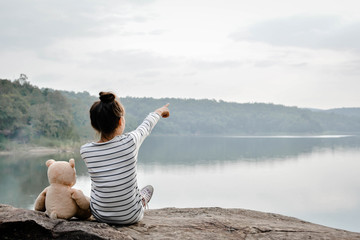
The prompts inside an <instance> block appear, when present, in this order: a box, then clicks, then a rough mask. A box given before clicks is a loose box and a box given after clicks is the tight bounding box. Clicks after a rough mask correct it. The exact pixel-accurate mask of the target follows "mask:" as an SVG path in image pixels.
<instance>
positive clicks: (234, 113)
mask: <svg viewBox="0 0 360 240" xmlns="http://www.w3.org/2000/svg"><path fill="white" fill-rule="evenodd" d="M97 100H98V98H97V97H96V96H91V95H90V94H89V93H88V92H77V93H75V92H69V91H58V90H53V89H39V88H38V87H36V86H33V85H31V84H30V83H29V82H27V81H26V78H23V79H21V78H20V79H18V80H15V81H9V80H5V79H3V80H1V79H0V142H1V141H4V140H6V139H7V140H15V139H17V140H20V141H22V142H32V141H36V140H37V139H40V138H47V139H60V140H61V139H71V140H73V141H79V140H80V139H83V140H84V139H94V136H95V134H94V131H93V130H92V128H91V126H90V121H89V109H90V106H91V105H92V103H93V102H94V101H97ZM120 101H121V102H122V104H123V105H124V106H125V109H126V116H125V118H126V129H125V131H131V130H133V129H134V128H136V127H137V126H138V124H140V123H141V121H142V120H143V119H144V118H145V117H146V115H147V114H148V113H149V112H151V111H153V110H155V109H156V108H158V107H161V106H163V105H164V104H166V103H170V118H169V119H166V120H162V121H161V123H160V124H158V126H157V127H156V128H155V129H154V131H153V133H154V134H160V135H222V136H226V135H284V134H287V135H309V134H358V133H360V108H338V109H330V110H325V111H324V110H314V109H302V108H297V107H287V106H283V105H275V104H265V103H234V102H224V101H215V100H208V99H203V100H195V99H179V98H162V99H154V98H136V97H124V98H120Z"/></svg>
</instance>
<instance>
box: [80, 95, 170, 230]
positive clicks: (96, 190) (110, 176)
mask: <svg viewBox="0 0 360 240" xmlns="http://www.w3.org/2000/svg"><path fill="white" fill-rule="evenodd" d="M168 106H169V104H166V105H165V106H163V107H161V108H159V109H157V110H155V111H154V112H152V113H150V114H149V115H148V116H147V117H146V118H145V120H144V121H143V123H142V124H140V126H139V127H138V128H137V129H136V130H134V131H132V132H130V133H126V134H123V131H124V128H125V118H124V115H125V110H124V107H123V106H122V104H121V103H120V102H118V101H117V100H116V97H115V95H114V94H112V93H109V92H100V101H97V102H95V103H94V104H93V105H92V107H91V108H90V120H91V125H92V127H93V128H94V129H95V130H96V131H97V132H99V133H100V140H99V141H98V142H91V143H87V144H85V145H83V146H82V147H81V148H80V154H81V157H82V159H83V160H84V161H85V163H86V166H87V168H88V171H89V174H90V178H91V194H90V208H91V212H92V214H93V215H94V217H95V218H96V219H97V220H98V221H100V222H106V223H112V224H132V223H136V222H138V221H140V220H141V219H142V217H143V215H144V208H145V207H146V206H147V203H148V202H149V201H150V199H151V197H152V194H153V191H154V189H153V187H152V186H146V187H144V188H143V189H141V190H139V188H138V185H137V177H136V162H137V156H138V152H139V148H140V145H141V143H142V142H143V141H144V139H145V138H146V137H147V136H148V135H149V134H150V132H151V130H152V129H153V128H154V126H155V124H156V123H157V122H158V120H159V119H160V117H163V118H167V117H169V109H168Z"/></svg>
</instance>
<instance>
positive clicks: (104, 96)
mask: <svg viewBox="0 0 360 240" xmlns="http://www.w3.org/2000/svg"><path fill="white" fill-rule="evenodd" d="M99 95H100V97H99V98H100V100H101V102H103V103H111V102H113V101H114V100H115V95H114V94H113V93H111V92H100V93H99Z"/></svg>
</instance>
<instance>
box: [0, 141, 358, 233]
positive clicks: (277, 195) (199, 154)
mask: <svg viewBox="0 0 360 240" xmlns="http://www.w3.org/2000/svg"><path fill="white" fill-rule="evenodd" d="M70 158H75V160H76V170H77V176H78V183H77V185H76V187H77V188H80V189H82V190H83V191H84V192H85V194H87V195H89V194H90V181H89V177H88V174H87V169H86V166H85V164H84V163H83V162H82V161H81V159H80V156H79V153H78V152H75V153H63V154H51V155H46V156H39V155H38V156H29V155H28V154H27V155H21V154H14V155H10V156H0V183H1V185H0V192H1V193H2V194H1V195H0V202H1V203H6V204H11V205H13V206H16V207H23V208H32V205H33V203H34V201H35V198H36V197H37V195H38V194H39V193H40V192H41V191H42V190H43V189H44V188H45V187H46V186H48V181H47V173H46V171H47V168H46V166H45V162H46V160H48V159H56V160H58V161H59V160H62V161H68V160H69V159H70ZM359 160H360V138H358V137H343V138H324V137H321V138H294V137H291V138H279V137H277V138H269V137H266V138H259V137H258V138H253V137H250V138H247V137H237V138H235V137H229V138H225V137H156V136H151V137H149V138H148V139H147V140H146V141H145V142H144V144H143V146H142V148H141V150H140V153H139V167H138V169H139V174H138V175H139V184H140V186H142V185H145V184H148V183H151V184H153V185H154V186H155V187H156V194H155V195H154V199H153V200H152V204H151V207H152V208H162V207H174V206H176V207H201V206H219V207H235V208H249V209H255V210H260V211H268V212H276V213H282V214H285V215H290V216H295V217H299V218H302V219H305V220H309V221H313V222H316V223H320V224H325V225H328V226H333V227H338V228H344V229H348V230H352V231H359V232H360V228H359V227H358V226H360V219H359V216H360V181H359V180H358V177H357V176H358V173H359V169H360V161H359Z"/></svg>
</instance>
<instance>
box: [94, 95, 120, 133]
mask: <svg viewBox="0 0 360 240" xmlns="http://www.w3.org/2000/svg"><path fill="white" fill-rule="evenodd" d="M99 95H100V97H99V98H100V101H96V102H94V104H93V105H92V106H91V108H90V120H91V126H92V127H93V128H94V129H95V130H97V131H98V132H100V133H102V134H105V135H108V134H111V133H113V132H114V130H115V129H116V128H117V127H118V126H119V120H120V118H121V117H123V116H124V115H125V109H124V107H123V105H122V104H121V103H120V102H118V101H117V100H116V96H115V94H113V93H111V92H100V93H99Z"/></svg>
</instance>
